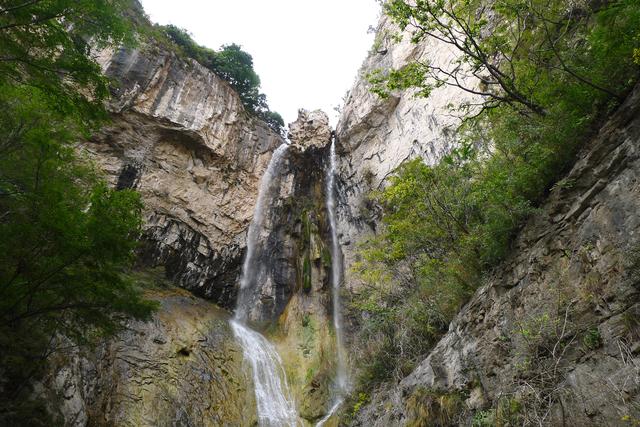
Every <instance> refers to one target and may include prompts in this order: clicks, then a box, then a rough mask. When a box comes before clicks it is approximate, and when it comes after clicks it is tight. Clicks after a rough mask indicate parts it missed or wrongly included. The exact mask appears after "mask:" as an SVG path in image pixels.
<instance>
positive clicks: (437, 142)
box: [336, 15, 472, 286]
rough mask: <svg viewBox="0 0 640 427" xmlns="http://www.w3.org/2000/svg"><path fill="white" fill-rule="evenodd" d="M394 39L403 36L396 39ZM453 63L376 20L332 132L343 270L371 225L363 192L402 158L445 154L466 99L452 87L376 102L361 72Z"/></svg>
mask: <svg viewBox="0 0 640 427" xmlns="http://www.w3.org/2000/svg"><path fill="white" fill-rule="evenodd" d="M398 36H402V40H401V41H400V42H397V39H398ZM455 59H456V55H455V51H454V50H452V49H451V47H450V46H448V45H446V44H444V43H440V42H434V41H426V42H423V43H421V44H414V43H412V42H411V35H410V34H409V33H408V32H405V33H401V32H400V31H399V29H398V28H397V26H396V25H395V24H393V22H392V21H391V20H390V19H389V18H388V17H387V16H385V15H383V17H382V18H381V20H380V22H379V24H378V27H377V29H376V42H375V43H374V46H373V47H372V49H371V51H370V52H369V55H368V57H367V58H366V60H365V61H364V64H363V65H362V67H361V69H360V71H359V72H358V77H357V79H356V82H355V84H354V86H353V88H352V89H351V91H350V92H349V95H348V97H347V100H346V103H345V105H344V107H343V110H342V114H341V116H340V120H339V122H338V126H337V129H336V138H337V141H338V155H339V156H340V165H339V176H340V177H341V181H340V190H339V192H338V194H339V197H340V198H341V200H340V211H339V212H338V220H339V223H340V224H339V227H338V228H339V230H340V234H341V243H342V245H343V251H344V254H345V262H346V264H347V266H348V265H349V264H351V262H352V261H353V259H354V256H355V249H356V246H357V243H358V242H359V241H361V240H362V238H363V237H364V236H366V235H367V234H368V233H370V232H371V231H372V229H374V228H375V224H376V214H375V212H372V211H371V210H370V209H369V208H370V206H368V204H367V200H366V194H367V193H368V192H369V191H370V190H372V189H379V188H381V187H383V186H384V185H385V182H386V181H385V180H386V179H387V178H388V177H389V176H390V175H391V174H392V173H393V171H394V170H395V169H396V168H397V167H398V166H399V165H400V164H401V163H402V162H403V161H405V160H409V159H413V158H416V157H422V158H423V159H424V160H425V161H426V162H427V163H429V164H433V163H435V162H437V161H438V160H439V159H440V158H441V157H442V156H443V155H444V154H446V153H447V152H449V151H450V150H451V148H452V147H453V145H454V144H455V141H456V140H455V130H456V127H457V126H459V125H460V120H459V118H458V117H457V114H456V112H455V111H452V108H451V107H453V108H455V107H456V106H459V105H462V104H463V103H465V102H468V101H470V100H471V99H472V98H471V96H470V95H469V94H468V93H466V92H464V91H462V90H460V89H458V88H455V87H451V86H443V87H441V88H438V89H435V90H434V91H433V93H432V95H431V96H430V97H429V98H428V99H425V98H417V97H416V96H415V92H413V91H411V90H409V91H402V92H395V93H391V94H390V96H389V97H388V98H387V99H382V98H380V97H379V96H378V95H376V94H373V93H372V92H371V91H370V89H369V87H370V85H369V83H368V80H367V75H368V74H369V73H371V72H373V71H375V70H383V71H384V70H390V69H399V68H401V67H402V66H404V65H406V64H408V63H409V62H411V61H415V60H429V61H431V62H432V63H434V64H439V65H441V66H442V67H445V68H446V67H447V66H448V65H449V64H450V63H451V62H452V61H454V60H455ZM346 274H347V277H346V279H345V283H346V284H347V286H352V285H354V284H355V283H356V281H355V279H354V278H353V277H351V276H350V275H349V271H348V268H347V270H346Z"/></svg>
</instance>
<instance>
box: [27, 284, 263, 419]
mask: <svg viewBox="0 0 640 427" xmlns="http://www.w3.org/2000/svg"><path fill="white" fill-rule="evenodd" d="M152 297H153V298H154V299H157V300H158V301H160V302H161V308H160V310H159V311H158V313H157V314H156V315H155V316H154V318H153V320H152V321H150V322H137V321H133V322H129V324H128V325H127V329H126V330H125V331H124V332H122V333H120V334H119V335H117V336H116V337H115V338H114V339H111V340H110V341H109V342H108V343H105V344H103V345H100V346H98V348H97V349H95V350H93V351H86V350H83V351H79V350H76V351H72V352H64V353H60V354H58V355H57V356H56V357H54V358H53V360H52V361H51V363H52V369H51V371H52V374H51V375H50V376H48V377H47V378H46V379H45V380H44V381H43V383H42V384H41V385H40V386H39V388H40V389H41V390H42V391H41V393H42V395H43V396H45V397H46V398H47V399H48V400H49V401H50V402H51V403H52V406H54V405H55V407H53V408H52V410H53V411H54V412H55V411H60V412H61V413H62V414H63V416H64V419H65V425H67V426H85V425H92V426H116V425H117V426H132V427H133V426H136V427H138V426H149V427H151V426H175V425H183V426H189V425H197V426H223V425H225V426H239V425H251V424H252V420H254V421H255V419H256V414H255V405H252V404H251V403H252V402H253V387H252V385H251V379H250V377H248V376H245V371H243V369H242V350H241V349H240V348H238V345H237V344H236V342H235V340H234V338H233V333H232V332H231V330H230V327H229V324H228V322H227V319H228V314H226V313H224V312H223V311H221V310H220V309H219V308H217V307H215V306H214V305H213V304H210V303H207V302H205V301H203V300H201V299H198V298H196V297H194V296H192V295H190V294H189V293H187V292H186V291H182V290H177V289H176V290H172V289H166V290H159V291H155V292H154V295H153V296H152Z"/></svg>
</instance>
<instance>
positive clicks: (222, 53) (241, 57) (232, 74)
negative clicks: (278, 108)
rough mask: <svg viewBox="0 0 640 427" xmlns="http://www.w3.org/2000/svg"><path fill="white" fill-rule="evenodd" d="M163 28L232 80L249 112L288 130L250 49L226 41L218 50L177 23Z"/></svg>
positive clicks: (184, 49) (186, 50)
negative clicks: (269, 99)
mask: <svg viewBox="0 0 640 427" xmlns="http://www.w3.org/2000/svg"><path fill="white" fill-rule="evenodd" d="M161 28H162V29H163V30H164V31H165V33H166V34H167V36H168V37H169V38H170V39H171V40H172V41H173V42H174V43H175V44H176V45H178V47H179V48H180V49H182V52H183V53H184V54H185V55H187V56H188V57H190V58H193V59H195V60H196V61H198V62H199V63H200V64H201V65H203V66H205V67H207V68H208V69H210V70H211V71H213V72H214V73H216V74H217V75H218V76H220V77H221V78H223V79H224V80H226V81H227V82H229V84H230V85H231V87H233V88H234V89H235V90H236V92H238V95H239V96H240V99H241V100H242V104H243V105H244V107H245V108H246V109H247V111H249V113H251V114H254V115H255V116H257V117H258V118H259V119H261V120H263V121H264V122H266V123H267V124H268V125H269V127H270V128H271V129H273V130H274V131H275V132H277V133H278V134H282V133H283V132H284V131H283V128H284V121H283V120H282V117H281V116H280V114H278V113H276V112H275V111H270V110H269V105H268V104H267V97H266V95H265V94H263V93H260V77H258V74H256V72H255V70H254V69H253V58H252V57H251V55H250V54H249V53H247V52H245V51H244V50H242V48H241V47H240V46H239V45H237V44H235V43H232V44H229V45H224V46H222V47H221V48H220V50H218V51H215V50H212V49H209V48H207V47H204V46H200V45H199V44H197V43H196V42H195V41H194V40H193V39H192V38H191V36H190V35H189V33H188V32H187V31H186V30H183V29H181V28H178V27H176V26H174V25H166V26H163V27H161Z"/></svg>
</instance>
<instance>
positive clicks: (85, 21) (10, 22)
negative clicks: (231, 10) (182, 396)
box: [0, 0, 156, 425]
mask: <svg viewBox="0 0 640 427" xmlns="http://www.w3.org/2000/svg"><path fill="white" fill-rule="evenodd" d="M130 6H132V4H131V2H129V1H125V0H99V1H94V0H92V1H82V0H80V1H75V0H74V1H66V0H55V1H54V0H34V1H4V2H2V6H0V109H1V110H2V115H0V236H2V239H0V378H1V379H0V423H1V424H3V425H57V424H60V420H51V419H50V420H47V418H48V415H49V410H48V408H46V407H45V405H44V403H43V402H40V401H34V400H31V386H32V381H33V380H34V378H37V377H38V376H39V375H40V374H42V372H43V369H44V367H45V364H46V361H47V358H48V357H49V356H50V355H51V354H52V353H54V352H56V351H58V350H61V347H64V346H67V347H68V346H73V345H77V344H79V343H92V342H94V339H95V338H98V337H102V336H107V335H110V334H113V333H114V332H116V331H117V330H119V329H120V328H121V327H122V326H123V322H124V321H125V320H126V319H127V318H130V317H134V318H137V319H147V318H149V316H150V315H151V313H152V312H153V310H154V309H155V307H156V304H155V303H153V302H150V301H147V300H146V299H145V298H144V297H143V291H142V289H139V288H138V286H137V285H136V284H135V283H134V282H133V281H132V280H130V279H129V275H128V268H129V267H130V266H131V263H132V261H133V257H134V250H135V248H136V245H137V243H136V242H137V238H138V235H139V232H140V227H141V209H142V204H141V200H140V197H139V195H138V194H137V193H135V192H133V191H128V190H127V191H116V190H114V189H110V188H108V187H107V185H106V183H105V182H104V181H103V180H102V179H101V178H100V176H99V174H97V173H96V170H95V168H94V167H93V165H91V164H90V163H89V162H88V161H87V160H86V159H83V158H81V157H79V155H78V154H77V149H76V147H75V143H76V141H78V140H79V139H80V138H82V137H83V135H85V134H86V132H87V131H89V130H91V129H94V128H95V127H96V126H97V125H99V124H100V122H101V121H102V119H104V118H105V110H104V108H103V105H102V101H103V100H104V99H105V97H106V96H107V94H108V91H107V84H108V82H107V80H105V78H104V77H103V76H102V74H101V72H100V67H99V66H98V65H97V64H96V63H95V62H94V61H93V60H92V59H91V58H90V56H89V55H90V46H89V42H88V41H89V40H90V41H91V44H92V45H95V46H104V45H106V44H110V43H122V42H128V41H133V39H134V35H133V33H132V32H131V30H130V25H129V24H128V23H127V21H126V20H125V19H123V18H122V16H121V13H125V12H126V11H128V10H130V9H129V7H130Z"/></svg>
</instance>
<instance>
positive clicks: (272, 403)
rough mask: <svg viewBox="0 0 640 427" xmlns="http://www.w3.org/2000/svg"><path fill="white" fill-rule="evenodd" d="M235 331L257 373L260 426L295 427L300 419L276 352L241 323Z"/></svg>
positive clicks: (267, 342) (255, 373)
mask: <svg viewBox="0 0 640 427" xmlns="http://www.w3.org/2000/svg"><path fill="white" fill-rule="evenodd" d="M231 327H232V328H233V333H234V335H235V336H236V338H237V339H238V342H239V343H240V345H241V346H242V354H243V356H244V359H245V360H246V361H248V362H249V363H250V364H251V369H252V371H253V384H254V387H255V395H256V403H257V405H258V425H259V426H264V427H284V426H293V427H295V426H296V425H297V419H298V416H297V413H296V407H295V405H294V403H293V399H292V398H291V393H290V391H289V386H288V384H287V377H286V375H285V372H284V369H283V368H282V360H281V359H280V356H279V355H278V353H277V352H276V349H275V348H274V347H273V345H271V343H270V342H269V341H267V339H266V338H265V337H263V336H262V335H260V334H259V333H257V332H255V331H252V330H251V329H249V328H248V327H247V326H245V325H243V324H242V323H240V322H239V321H237V320H232V321H231Z"/></svg>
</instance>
